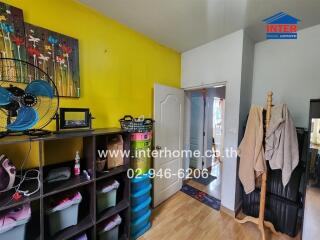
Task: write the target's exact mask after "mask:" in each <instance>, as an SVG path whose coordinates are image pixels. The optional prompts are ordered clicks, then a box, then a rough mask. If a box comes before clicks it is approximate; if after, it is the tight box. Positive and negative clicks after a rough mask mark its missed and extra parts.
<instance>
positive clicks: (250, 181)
mask: <svg viewBox="0 0 320 240" xmlns="http://www.w3.org/2000/svg"><path fill="white" fill-rule="evenodd" d="M262 112H263V108H262V107H258V106H252V107H251V109H250V113H249V117H248V122H247V127H246V131H245V134H244V138H243V139H242V142H241V144H240V146H239V151H238V153H239V157H240V166H239V178H240V181H241V182H242V184H243V187H244V191H245V192H246V194H249V193H251V192H252V191H254V189H255V179H256V178H257V177H259V176H260V175H261V174H262V173H263V172H264V171H265V169H266V162H265V157H264V149H263V137H264V134H263V115H262Z"/></svg>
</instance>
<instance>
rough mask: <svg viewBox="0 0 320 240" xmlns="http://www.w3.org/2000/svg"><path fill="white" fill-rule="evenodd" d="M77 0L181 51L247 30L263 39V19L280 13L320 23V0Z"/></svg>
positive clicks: (305, 22) (307, 22)
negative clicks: (243, 29)
mask: <svg viewBox="0 0 320 240" xmlns="http://www.w3.org/2000/svg"><path fill="white" fill-rule="evenodd" d="M78 1H79V2H82V3H84V4H85V5H88V6H90V7H91V8H93V9H96V10H97V11H99V12H101V13H103V14H104V15H106V16H108V17H111V18H113V19H115V20H117V21H118V22H120V23H123V24H124V25H127V26H129V27H130V28H132V29H134V30H136V31H138V32H141V33H143V34H145V35H146V36H148V37H150V38H152V39H154V40H155V41H157V42H159V43H161V44H163V45H165V46H167V47H170V48H173V49H175V50H177V51H179V52H183V51H186V50H189V49H192V48H194V47H197V46H199V45H202V44H204V43H207V42H210V41H212V40H214V39H217V38H219V37H222V36H224V35H227V34H229V33H232V32H234V31H237V30H240V29H242V28H246V29H248V33H249V34H250V35H251V37H252V38H253V39H254V40H255V41H261V40H263V39H264V37H265V36H264V25H263V24H262V22H261V20H262V19H264V18H267V17H269V16H271V15H273V14H275V13H278V12H280V11H284V12H286V13H288V14H290V15H292V16H294V17H296V18H299V19H300V20H302V21H301V23H300V24H299V28H300V29H301V28H305V27H309V26H313V25H316V24H320V0H78Z"/></svg>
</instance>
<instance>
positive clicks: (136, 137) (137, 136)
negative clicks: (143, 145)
mask: <svg viewBox="0 0 320 240" xmlns="http://www.w3.org/2000/svg"><path fill="white" fill-rule="evenodd" d="M151 138H152V131H150V132H144V133H132V134H131V141H142V140H151Z"/></svg>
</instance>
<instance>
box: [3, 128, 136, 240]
mask: <svg viewBox="0 0 320 240" xmlns="http://www.w3.org/2000/svg"><path fill="white" fill-rule="evenodd" d="M117 134H120V135H122V137H123V141H124V150H126V151H129V150H130V134H129V133H128V132H125V131H123V130H121V129H116V128H111V129H97V130H94V131H84V132H68V133H61V134H52V135H50V136H47V137H32V138H29V137H26V136H12V137H10V136H9V137H5V138H2V139H0V151H1V146H4V145H7V144H9V145H15V144H29V142H30V141H32V142H38V143H39V144H37V147H38V151H39V171H40V181H41V186H40V191H39V192H37V193H35V194H33V195H31V196H30V197H26V198H23V199H21V200H20V201H18V202H16V201H13V200H12V199H11V196H12V193H13V192H12V191H11V192H7V193H5V194H1V195H0V213H1V212H3V211H6V210H9V209H11V208H13V207H16V206H19V205H22V204H24V203H30V204H31V208H32V217H31V220H30V222H29V223H28V224H27V229H26V231H27V234H26V240H35V239H36V240H38V239H39V240H49V239H50V240H52V239H56V240H67V239H76V237H77V236H79V235H81V234H83V233H86V234H87V236H88V239H92V240H95V239H97V233H98V231H99V227H100V226H101V225H102V224H103V223H104V222H105V221H106V220H107V219H109V218H110V217H112V216H113V215H115V214H119V215H120V216H121V218H122V223H121V225H120V227H119V229H120V231H119V237H120V239H129V236H130V181H129V179H128V177H127V174H126V172H127V170H128V169H129V166H130V158H129V157H124V165H123V166H120V167H116V168H113V169H110V170H109V171H108V172H105V173H98V172H96V164H95V162H96V159H97V150H98V149H106V146H107V142H108V138H110V137H112V136H113V135H117ZM73 140H75V141H78V142H80V145H81V146H82V158H81V172H82V170H84V169H85V170H87V172H88V173H89V175H90V176H91V178H90V180H88V179H86V178H85V177H84V176H83V175H80V176H72V177H71V178H70V179H69V180H66V181H61V182H57V183H54V184H48V183H47V182H45V178H46V176H47V174H48V171H49V170H50V169H52V168H56V167H63V166H69V167H71V168H72V167H73V164H74V160H72V158H70V159H69V160H68V159H62V160H63V161H61V158H60V159H59V161H58V162H60V163H55V164H51V161H49V158H52V157H53V156H55V155H57V156H58V155H59V151H61V150H60V149H52V148H54V146H56V145H57V146H64V148H68V145H67V144H68V143H70V141H73ZM6 147H7V146H6ZM3 153H5V152H3ZM52 155H53V156H52ZM60 155H61V153H60ZM69 155H70V154H69ZM110 179H117V180H118V181H119V182H120V188H119V189H118V193H117V205H116V206H115V207H112V208H109V209H106V210H105V211H104V212H102V213H100V214H98V213H97V211H96V191H97V187H98V186H99V185H101V184H103V182H106V181H109V180H110ZM71 191H79V192H80V193H81V195H82V197H83V199H82V202H81V203H80V206H79V216H78V224H77V225H75V226H72V227H69V228H67V229H64V230H62V231H60V232H58V233H57V234H55V235H54V236H50V235H49V230H48V219H47V215H46V206H47V203H48V202H49V200H50V198H52V197H57V196H63V194H64V193H69V192H71Z"/></svg>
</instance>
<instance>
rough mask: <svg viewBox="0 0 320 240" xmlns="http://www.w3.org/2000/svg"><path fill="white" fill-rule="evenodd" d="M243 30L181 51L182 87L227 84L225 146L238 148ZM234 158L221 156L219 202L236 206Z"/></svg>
mask: <svg viewBox="0 0 320 240" xmlns="http://www.w3.org/2000/svg"><path fill="white" fill-rule="evenodd" d="M243 36H244V32H243V30H240V31H237V32H235V33H232V34H230V35H227V36H225V37H223V38H220V39H217V40H215V41H213V42H210V43H208V44H205V45H203V46H200V47H198V48H195V49H192V50H190V51H187V52H184V53H183V54H182V69H181V71H182V82H181V86H182V88H185V89H190V88H192V87H202V86H206V85H210V84H218V83H222V82H225V83H226V107H225V109H226V112H225V144H224V146H225V148H230V147H232V148H234V149H237V146H238V132H239V112H240V89H241V71H242V50H243ZM236 172H237V158H236V157H235V156H234V157H230V158H224V159H223V170H222V189H221V204H222V205H223V206H224V207H226V208H228V209H230V210H234V209H235V192H236V191H235V189H236Z"/></svg>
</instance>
